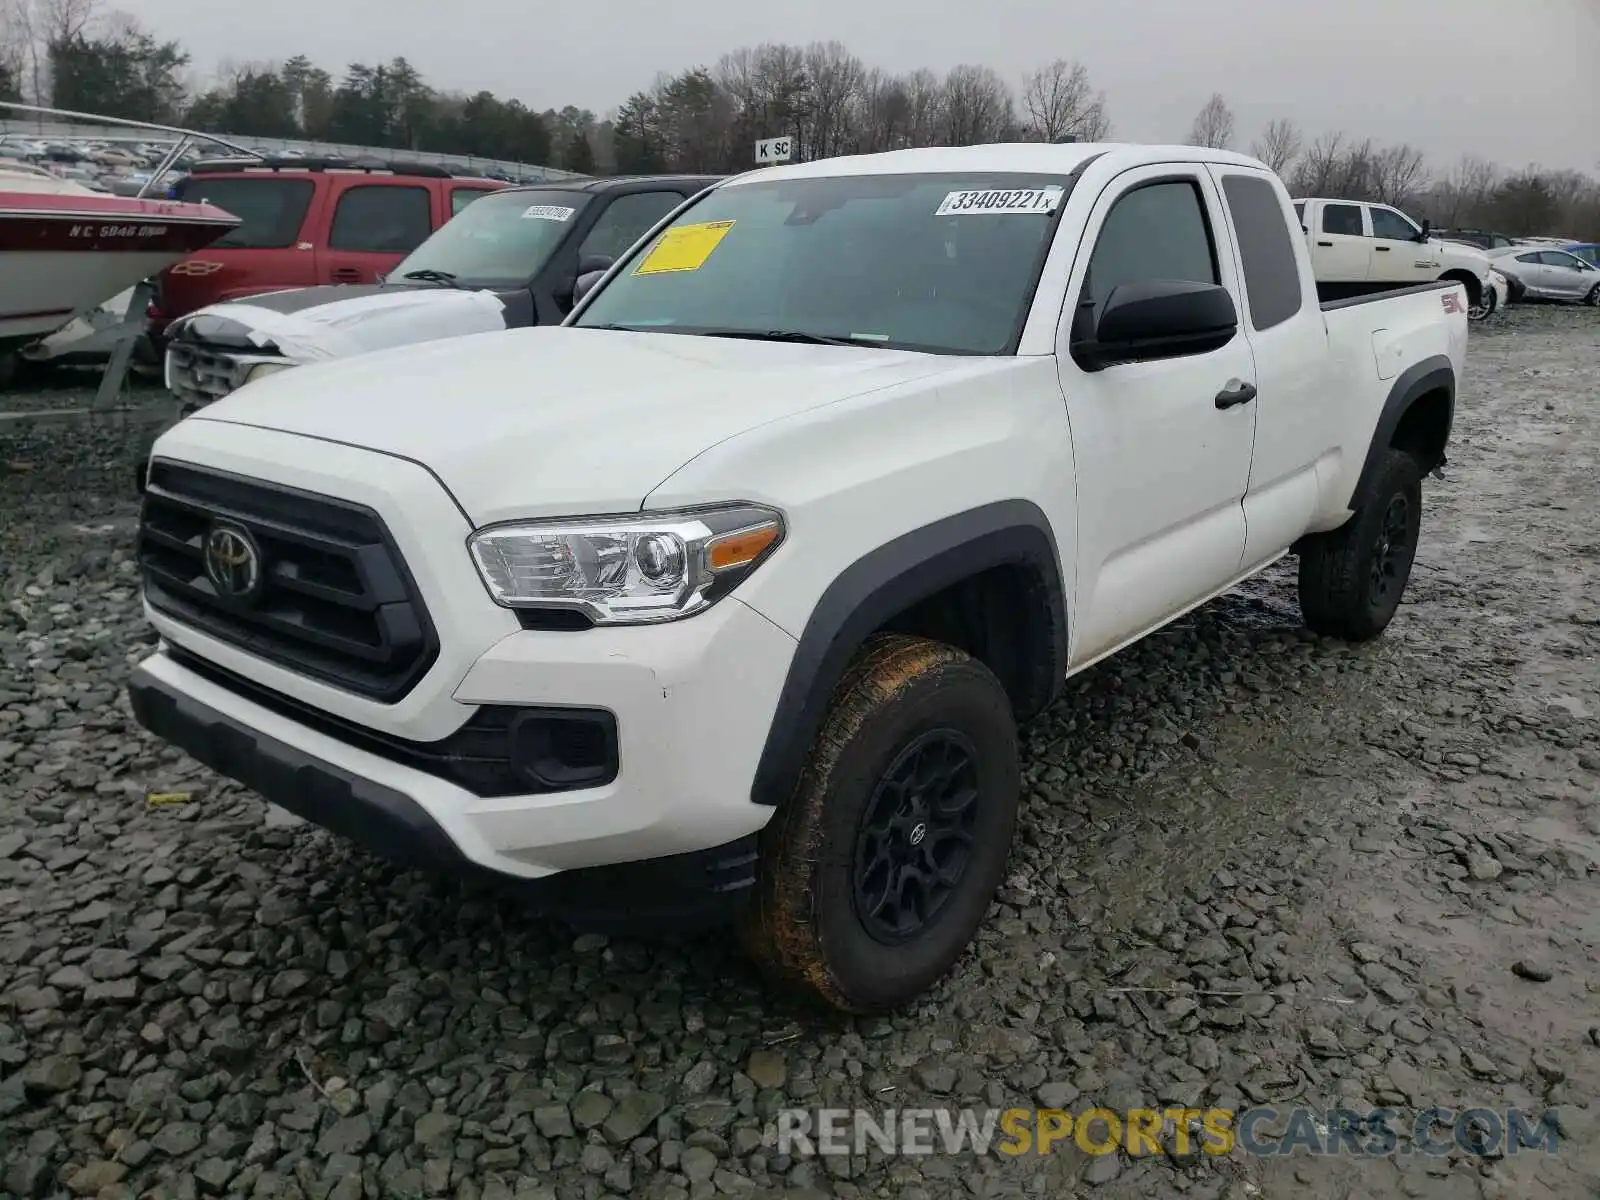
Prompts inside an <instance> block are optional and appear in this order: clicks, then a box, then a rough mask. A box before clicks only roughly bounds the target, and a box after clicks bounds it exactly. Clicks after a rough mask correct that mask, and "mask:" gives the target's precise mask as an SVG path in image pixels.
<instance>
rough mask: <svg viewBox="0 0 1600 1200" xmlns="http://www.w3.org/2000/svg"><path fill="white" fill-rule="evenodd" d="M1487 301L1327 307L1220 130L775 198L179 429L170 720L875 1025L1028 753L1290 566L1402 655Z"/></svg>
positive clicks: (272, 779) (858, 168) (459, 856)
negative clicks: (531, 322)
mask: <svg viewBox="0 0 1600 1200" xmlns="http://www.w3.org/2000/svg"><path fill="white" fill-rule="evenodd" d="M1466 343H1467V317H1466V298H1465V294H1464V291H1463V288H1462V287H1461V286H1460V285H1458V284H1454V283H1443V284H1435V285H1433V286H1430V287H1427V288H1416V289H1411V290H1409V291H1407V292H1404V293H1400V294H1396V295H1392V296H1384V295H1373V296H1367V297H1358V298H1352V299H1346V300H1341V301H1334V302H1330V303H1327V304H1319V303H1318V299H1317V292H1316V285H1315V282H1314V281H1313V279H1312V275H1311V261H1310V256H1309V254H1308V252H1307V249H1306V246H1305V243H1304V240H1303V239H1301V238H1299V237H1297V236H1295V235H1294V219H1293V215H1292V210H1291V208H1290V202H1289V196H1288V193H1287V192H1285V191H1284V188H1283V185H1282V184H1281V183H1280V182H1279V180H1278V178H1277V177H1276V176H1275V175H1274V174H1272V172H1271V171H1269V170H1268V169H1267V168H1266V167H1265V166H1263V165H1262V164H1261V163H1260V162H1258V161H1256V160H1255V159H1252V158H1248V157H1245V156H1244V155H1239V154H1232V153H1229V152H1227V151H1221V150H1209V149H1204V148H1197V147H1193V146H1174V147H1148V146H1129V145H1091V144H1067V145H1048V144H1027V145H985V146H967V147H959V148H936V149H918V150H904V151H896V152H892V153H887V154H875V155H864V156H859V157H844V158H833V159H826V160H823V161H819V162H811V163H803V164H796V165H790V166H779V167H771V168H766V169H763V170H760V171H757V172H753V173H750V174H747V175H743V176H740V177H737V178H735V179H733V180H730V181H727V182H725V183H723V184H721V185H719V186H717V187H714V188H712V189H709V190H707V191H705V192H704V193H702V194H701V195H700V196H699V197H698V198H696V199H695V200H693V201H691V202H690V203H689V204H687V205H685V206H683V207H682V208H680V209H679V210H678V211H676V212H675V213H673V214H672V215H670V216H669V217H667V218H666V219H665V220H664V221H662V222H660V223H658V224H657V225H656V226H655V227H654V228H652V229H651V230H650V231H649V232H648V233H647V234H646V236H645V237H644V238H643V239H642V240H640V241H639V242H638V243H637V244H636V245H634V246H633V247H632V248H631V249H629V250H627V251H625V252H624V253H623V254H622V256H621V257H620V258H619V259H618V261H617V262H616V263H615V264H614V265H613V266H612V267H611V268H610V269H609V271H608V272H607V273H606V275H605V276H604V278H603V279H601V280H600V282H599V283H598V284H596V285H594V286H593V287H592V288H590V289H589V290H587V291H586V294H585V295H584V296H583V298H582V300H581V302H580V303H579V305H578V306H577V307H576V308H575V309H574V310H573V313H572V315H571V316H570V317H569V318H568V319H567V321H566V322H565V324H563V325H562V326H559V327H543V328H532V329H516V330H505V331H501V332H497V333H486V334H477V335H472V336H467V337H461V338H455V339H449V340H440V341H433V342H428V343H424V344H421V345H414V346H409V347H404V348H400V349H394V350H383V351H376V352H373V353H370V354H365V355H359V356H355V357H351V358H347V359H344V360H342V361H334V362H328V363H323V364H316V365H310V366H305V367H301V368H298V369H295V370H291V371H282V372H279V373H278V374H275V375H273V376H271V377H269V378H266V379H264V380H261V381H259V382H258V383H252V384H251V385H250V386H249V387H246V388H243V389H240V390H239V391H237V392H235V393H233V394H232V395H230V396H228V397H227V398H225V399H223V400H220V401H218V402H217V403H215V404H212V405H208V406H207V407H205V408H202V409H201V410H200V411H199V412H197V413H196V414H194V415H193V416H191V417H189V418H188V419H186V420H184V421H182V422H180V423H179V424H178V425H177V426H175V427H174V428H173V429H171V430H170V431H168V432H167V433H166V434H165V435H163V436H162V438H161V439H160V440H159V441H158V442H157V443H156V445H155V448H154V454H153V458H152V460H151V464H150V482H149V489H148V491H147V493H146V496H145V502H144V507H143V510H142V517H141V526H140V532H139V537H138V557H139V563H140V569H141V572H142V579H143V585H144V599H145V611H146V613H147V614H148V616H149V618H150V620H151V621H152V622H153V623H154V625H155V628H156V630H157V631H158V633H159V634H160V643H159V646H158V648H157V649H156V651H155V652H154V653H153V654H152V655H151V656H150V657H148V658H147V659H145V661H144V662H143V663H141V664H140V665H139V666H138V668H137V669H136V671H135V672H134V675H133V679H132V681H131V683H130V687H129V692H130V698H131V701H132V705H133V711H134V712H135V714H136V715H137V717H138V719H139V721H140V722H142V723H143V724H144V725H145V726H146V727H147V728H148V729H150V730H152V731H153V732H154V733H156V734H157V735H159V736H160V737H162V738H165V739H167V740H168V741H170V742H171V743H173V744H175V745H177V746H179V747H181V748H183V749H184V750H186V751H188V752H189V753H190V754H192V755H194V756H195V757H196V758H198V759H199V760H201V761H202V762H204V763H206V764H208V765H210V766H211V767H213V768H215V769H216V770H218V771H221V772H223V773H224V774H226V775H230V776H232V777H233V778H234V779H236V780H239V781H241V782H243V783H244V784H246V785H247V786H249V787H252V788H254V789H255V790H256V791H258V792H259V793H261V795H262V796H264V797H265V798H267V799H268V800H271V801H274V802H276V803H278V804H279V805H281V806H283V807H284V808H287V809H289V810H290V811H292V812H295V813H298V814H299V815H301V816H304V817H307V818H309V819H311V820H313V821H316V822H319V823H321V824H323V825H325V826H326V827H328V828H330V829H333V830H336V831H338V832H340V833H343V834H345V835H348V836H349V837H351V838H354V839H357V840H359V841H361V842H363V843H365V844H366V845H368V846H370V847H373V848H376V849H378V850H380V851H381V852H384V853H387V854H391V855H394V856H396V857H398V858H401V859H403V860H405V861H410V862H427V863H433V864H437V865H443V866H450V867H455V868H461V869H466V870H472V871H488V872H492V873H497V874H500V875H503V876H509V877H512V878H514V879H517V880H521V881H524V882H525V883H527V884H528V885H530V886H529V887H527V888H525V889H524V892H523V894H524V895H530V896H537V895H539V894H540V893H543V894H544V896H545V898H546V902H547V903H549V904H550V905H551V906H552V907H554V908H556V909H557V910H558V911H563V912H568V913H570V912H573V911H577V912H579V913H581V914H584V915H586V916H587V917H588V919H599V918H598V917H597V915H596V913H597V909H598V910H599V911H604V912H606V913H607V914H608V915H609V916H611V917H612V918H616V917H619V916H620V917H622V918H623V919H627V918H635V919H637V918H639V917H641V916H643V917H649V918H652V919H655V920H658V921H667V920H671V919H673V918H676V917H682V916H686V915H687V914H688V913H690V912H697V913H699V914H700V915H701V916H704V915H706V914H707V912H708V911H720V912H722V913H723V915H726V916H731V917H733V918H734V919H736V920H737V921H739V922H740V924H741V927H742V931H743V936H744V942H745V945H746V946H747V947H748V948H749V950H750V952H751V953H752V954H753V955H754V957H755V958H756V959H757V961H758V962H759V963H760V964H761V965H762V966H764V967H765V968H767V969H768V970H770V971H771V972H773V973H774V974H775V975H776V976H778V977H780V978H782V979H785V980H788V981H790V982H791V983H793V984H794V985H796V986H798V987H800V988H802V989H805V990H808V991H809V992H811V993H812V994H814V995H816V996H819V997H821V998H822V999H824V1000H825V1001H827V1002H829V1003H831V1004H833V1005H835V1006H837V1007H838V1008H840V1009H844V1010H849V1011H870V1010H878V1009H885V1008H893V1007H896V1006H898V1005H901V1004H904V1003H906V1002H908V1001H909V1000H911V999H912V998H913V997H915V996H917V995H918V994H919V993H921V992H923V991H924V990H925V989H926V988H928V987H929V986H930V985H932V984H933V983H934V982H935V981H936V980H937V979H939V978H940V977H941V976H942V975H943V974H944V973H945V972H946V971H947V970H949V968H950V967H951V965H952V964H953V963H954V962H955V961H956V959H957V958H958V956H959V955H960V954H961V952H962V950H963V948H964V947H965V946H966V944H967V942H968V941H969V939H970V938H971V937H972V935H973V933H974V932H975V931H976V929H977V928H978V926H979V924H980V923H981V922H982V921H983V919H984V916H985V913H986V912H987V910H988V907H989V903H990V900H991V898H992V897H993V895H994V893H995V890H996V887H997V885H998V884H999V882H1000V880H1001V879H1002V877H1003V874H1004V870H1005V864H1006V858H1007V854H1008V851H1009V848H1010V845H1011V841H1012V834H1013V829H1014V826H1015V824H1016V820H1017V811H1018V800H1019V792H1020V790H1021V787H1022V762H1021V750H1020V745H1019V738H1018V734H1017V726H1016V722H1017V719H1018V718H1026V717H1028V716H1030V715H1032V714H1035V713H1037V712H1039V711H1040V710H1041V709H1042V708H1044V707H1045V706H1046V705H1048V704H1049V703H1050V702H1051V701H1052V699H1053V698H1054V697H1056V696H1057V695H1058V694H1059V692H1060V690H1061V685H1062V681H1063V679H1064V678H1065V677H1066V676H1068V675H1070V674H1072V673H1074V672H1078V671H1082V670H1084V669H1086V668H1087V667H1089V666H1091V665H1092V664H1094V663H1096V662H1098V661H1100V660H1101V659H1103V658H1105V657H1107V656H1109V655H1111V654H1114V653H1116V652H1117V651H1118V650H1119V649H1121V648H1122V647H1124V646H1127V645H1129V644H1131V643H1133V642H1135V641H1137V640H1138V639H1140V638H1141V637H1143V636H1145V635H1146V634H1148V633H1150V632H1152V631H1153V630H1156V629H1159V628H1161V627H1162V626H1163V625H1165V624H1166V623H1168V622H1170V621H1172V620H1173V619H1174V618H1176V617H1178V616H1179V615H1181V614H1183V613H1185V612H1187V611H1189V610H1190V609H1192V608H1194V607H1195V606H1197V605H1199V604H1202V603H1204V602H1205V601H1206V600H1208V599H1209V598H1211V597H1213V596H1215V595H1217V594H1218V593H1220V592H1223V591H1225V590H1227V589H1229V588H1231V587H1233V586H1234V585H1235V584H1237V583H1238V582H1240V581H1241V580H1243V579H1245V578H1247V577H1249V576H1251V575H1253V574H1255V573H1256V572H1258V571H1260V570H1262V569H1263V568H1265V567H1266V566H1268V565H1269V564H1271V563H1273V562H1276V561H1277V560H1279V559H1280V558H1282V557H1283V556H1285V555H1286V554H1291V553H1295V554H1298V555H1299V564H1300V565H1299V571H1300V584H1299V587H1300V602H1301V608H1302V610H1303V613H1304V616H1305V619H1306V622H1307V624H1308V625H1309V626H1310V627H1311V628H1312V629H1314V630H1316V631H1318V632H1319V633H1322V634H1325V635H1328V636H1330V637H1335V638H1342V639H1348V640H1355V641H1361V640H1365V639H1369V638H1373V637H1376V636H1377V635H1378V634H1380V633H1381V632H1382V631H1383V629H1384V628H1385V627H1386V626H1387V625H1388V623H1389V621H1390V619H1391V618H1392V617H1393V616H1394V614H1395V611H1396V607H1397V606H1398V604H1399V603H1400V598H1401V594H1402V592H1403V590H1404V588H1405V585H1406V580H1407V577H1408V575H1409V572H1410V569H1411V564H1412V558H1413V555H1414V553H1415V551H1416V548H1417V543H1418V537H1419V530H1420V518H1421V510H1422V480H1423V477H1424V476H1425V475H1427V474H1428V473H1429V472H1430V471H1432V470H1433V469H1434V468H1436V467H1438V466H1439V465H1441V464H1442V463H1443V462H1444V459H1445V448H1446V443H1447V441H1448V438H1449V434H1450V426H1451V421H1452V417H1453V414H1454V405H1455V395H1456V386H1457V381H1458V379H1459V377H1460V372H1461V366H1462V361H1463V357H1464V354H1465V350H1466Z"/></svg>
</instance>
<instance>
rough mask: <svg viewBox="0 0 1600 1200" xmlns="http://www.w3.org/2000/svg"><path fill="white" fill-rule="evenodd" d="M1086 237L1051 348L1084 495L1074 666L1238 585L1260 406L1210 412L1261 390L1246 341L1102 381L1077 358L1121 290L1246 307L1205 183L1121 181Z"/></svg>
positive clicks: (1103, 375) (1178, 172)
mask: <svg viewBox="0 0 1600 1200" xmlns="http://www.w3.org/2000/svg"><path fill="white" fill-rule="evenodd" d="M1068 236H1071V235H1070V234H1069V235H1068ZM1085 236H1086V240H1087V242H1088V243H1089V244H1091V245H1093V247H1094V249H1093V250H1092V251H1091V252H1090V254H1089V255H1087V256H1084V255H1080V256H1079V261H1078V263H1077V264H1076V265H1075V267H1074V273H1073V278H1072V280H1071V281H1070V284H1069V291H1068V295H1069V296H1071V297H1072V298H1073V301H1074V303H1073V305H1072V306H1071V307H1069V309H1068V310H1067V316H1066V318H1065V319H1064V321H1063V324H1062V327H1061V329H1060V330H1059V331H1058V334H1057V363H1058V368H1059V370H1060V372H1061V383H1062V390H1063V393H1064V394H1065V396H1066V405H1067V415H1068V420H1069V421H1070V423H1071V427H1072V437H1073V446H1074V459H1075V463H1076V472H1077V484H1078V489H1077V490H1078V512H1079V527H1078V554H1077V566H1078V569H1077V602H1076V604H1075V610H1076V614H1077V620H1076V629H1075V631H1074V634H1073V650H1072V661H1073V663H1074V664H1081V663H1084V662H1087V661H1089V660H1090V659H1093V658H1096V657H1098V656H1100V655H1101V654H1103V653H1105V652H1107V651H1110V650H1112V649H1115V648H1116V647H1117V646H1118V645H1120V644H1121V643H1123V642H1125V641H1127V640H1129V639H1130V638H1132V637H1135V636H1137V635H1138V634H1140V633H1143V632H1144V631H1145V630H1147V629H1149V628H1150V627H1152V626H1153V625H1156V624H1159V623H1160V622H1161V621H1162V620H1163V619H1164V618H1165V617H1167V616H1169V615H1170V614H1172V613H1174V612H1177V611H1180V610H1182V609H1184V608H1186V607H1188V606H1190V605H1192V604H1193V603H1195V602H1197V601H1199V600H1202V599H1204V598H1205V597H1206V596H1208V595H1210V594H1211V593H1213V592H1215V591H1216V590H1217V589H1218V588H1220V587H1223V586H1225V585H1226V584H1227V583H1228V582H1229V581H1230V580H1232V579H1233V578H1234V577H1235V576H1236V575H1237V573H1238V569H1239V560H1240V556H1241V555H1242V553H1243V550H1244V538H1245V527H1244V509H1243V497H1244V492H1245V487H1246V485H1247V483H1248V480H1249V475H1250V452H1251V443H1252V439H1253V437H1254V429H1255V410H1256V405H1255V404H1254V403H1249V404H1241V405H1237V406H1235V407H1230V408H1227V409H1219V408H1218V407H1217V404H1216V396H1217V393H1218V392H1220V391H1222V390H1224V389H1226V388H1230V387H1234V386H1237V384H1239V383H1252V384H1253V383H1254V382H1255V365H1254V360H1253V358H1252V356H1251V352H1250V346H1249V343H1248V341H1247V339H1246V335H1245V333H1244V331H1243V330H1242V329H1241V330H1240V332H1239V333H1238V334H1236V335H1235V337H1234V338H1233V340H1232V341H1231V342H1229V343H1228V345H1226V346H1224V347H1222V348H1221V349H1219V350H1214V351H1211V352H1209V353H1204V354H1194V355H1187V356H1184V357H1180V358H1169V359H1164V360H1155V361H1146V362H1130V363H1120V364H1116V365H1113V366H1109V367H1106V368H1104V369H1103V370H1099V371H1086V370H1084V369H1083V368H1081V367H1080V366H1079V365H1078V364H1077V363H1076V362H1075V361H1074V360H1073V358H1072V356H1071V349H1070V347H1071V340H1072V332H1073V324H1074V321H1075V320H1076V321H1077V322H1086V321H1089V320H1092V318H1093V316H1098V314H1099V312H1100V310H1101V308H1102V306H1103V305H1104V302H1105V299H1106V298H1107V297H1108V296H1109V295H1110V293H1111V291H1112V290H1113V289H1114V288H1115V287H1116V286H1118V285H1119V284H1122V283H1128V282H1132V281H1135V280H1140V279H1180V280H1191V281H1196V282H1206V283H1222V284H1223V285H1224V286H1226V287H1228V288H1229V290H1230V291H1231V292H1232V293H1233V294H1234V295H1235V296H1237V295H1238V294H1239V293H1238V281H1237V273H1236V271H1235V269H1234V265H1233V252H1232V245H1231V242H1230V241H1229V240H1228V235H1227V232H1226V225H1225V222H1224V221H1223V220H1222V217H1221V208H1220V206H1219V203H1218V198H1217V195H1216V192H1215V189H1214V186H1213V184H1212V183H1211V180H1210V177H1209V176H1208V175H1206V174H1205V173H1204V169H1203V168H1199V167H1195V166H1193V165H1190V164H1183V165H1181V166H1180V165H1173V166H1170V167H1163V166H1157V167H1146V168H1141V169H1139V170H1135V171H1130V172H1127V173H1125V174H1123V175H1122V176H1120V177H1119V178H1118V179H1117V180H1116V181H1115V182H1114V183H1113V184H1112V185H1111V186H1109V187H1108V188H1107V189H1106V191H1105V193H1103V194H1102V195H1101V196H1100V197H1099V199H1098V200H1097V201H1096V203H1095V207H1094V210H1093V212H1092V213H1091V214H1090V218H1089V223H1088V226H1087V230H1086V235H1085ZM1080 309H1081V310H1083V311H1082V313H1081V314H1080V315H1077V316H1076V318H1075V317H1074V315H1073V314H1074V313H1075V312H1077V311H1078V310H1080Z"/></svg>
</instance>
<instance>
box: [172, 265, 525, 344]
mask: <svg viewBox="0 0 1600 1200" xmlns="http://www.w3.org/2000/svg"><path fill="white" fill-rule="evenodd" d="M504 328H506V320H505V305H504V303H502V302H501V300H500V297H499V296H498V295H496V294H495V293H494V292H492V291H476V290H465V289H457V288H441V287H405V286H399V287H382V286H377V285H370V284H368V285H350V284H344V285H329V286H325V287H312V288H294V289H292V290H289V291H282V292H269V293H266V294H264V295H260V296H251V297H249V298H248V299H243V300H229V301H226V302H225V303H222V304H212V305H208V306H207V307H205V308H202V309H198V310H196V311H195V312H193V313H191V314H190V315H189V316H187V317H185V318H183V319H182V320H181V321H179V322H177V323H175V325H174V328H173V331H172V335H173V337H175V338H193V339H195V340H197V341H201V342H210V343H213V344H218V345H226V346H239V347H241V348H245V347H248V348H250V349H254V350H257V351H261V352H264V353H269V354H270V353H276V354H278V355H281V356H282V357H284V358H287V359H289V360H290V361H292V362H295V363H315V362H325V361H327V360H329V359H334V358H349V357H351V356H352V355H355V354H366V353H369V352H371V351H373V350H388V349H391V348H393V347H395V346H409V345H412V344H414V343H417V342H424V341H432V340H434V339H436V338H446V337H461V336H463V335H465V334H469V333H488V332H492V331H494V330H501V329H504Z"/></svg>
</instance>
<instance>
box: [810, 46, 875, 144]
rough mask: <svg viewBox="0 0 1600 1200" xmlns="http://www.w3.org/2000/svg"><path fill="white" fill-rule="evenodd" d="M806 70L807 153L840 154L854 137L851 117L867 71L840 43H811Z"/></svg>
mask: <svg viewBox="0 0 1600 1200" xmlns="http://www.w3.org/2000/svg"><path fill="white" fill-rule="evenodd" d="M805 71H806V77H807V78H808V79H809V81H810V83H811V122H810V125H811V130H810V136H809V137H808V138H807V139H806V142H807V151H808V153H809V155H810V157H813V158H827V157H829V156H831V155H835V154H840V153H842V152H843V151H844V150H845V149H846V148H847V147H848V145H849V143H850V141H851V139H852V136H853V130H852V128H851V117H852V116H853V115H854V110H855V104H856V100H857V98H858V97H859V95H860V92H861V85H862V81H863V80H864V79H865V78H866V74H867V71H866V68H865V67H863V66H862V65H861V60H860V59H859V58H857V57H856V56H855V55H853V54H851V53H850V52H849V51H848V50H846V49H845V48H844V46H843V45H842V44H841V43H839V42H814V43H812V44H811V45H810V46H808V47H807V48H806V52H805Z"/></svg>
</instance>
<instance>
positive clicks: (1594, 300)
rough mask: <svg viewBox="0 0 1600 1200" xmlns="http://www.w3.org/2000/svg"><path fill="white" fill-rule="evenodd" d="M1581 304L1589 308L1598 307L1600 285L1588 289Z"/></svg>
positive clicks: (1599, 304)
mask: <svg viewBox="0 0 1600 1200" xmlns="http://www.w3.org/2000/svg"><path fill="white" fill-rule="evenodd" d="M1583 302H1584V303H1585V304H1588V305H1590V306H1594V307H1600V283H1597V284H1595V285H1594V286H1593V287H1592V288H1590V289H1589V294H1588V295H1587V296H1585V297H1584V298H1583Z"/></svg>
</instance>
